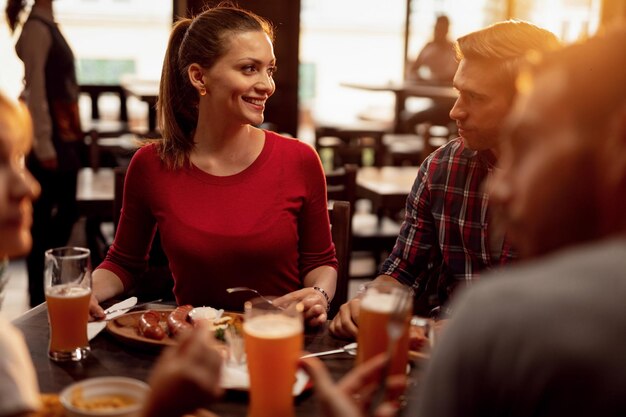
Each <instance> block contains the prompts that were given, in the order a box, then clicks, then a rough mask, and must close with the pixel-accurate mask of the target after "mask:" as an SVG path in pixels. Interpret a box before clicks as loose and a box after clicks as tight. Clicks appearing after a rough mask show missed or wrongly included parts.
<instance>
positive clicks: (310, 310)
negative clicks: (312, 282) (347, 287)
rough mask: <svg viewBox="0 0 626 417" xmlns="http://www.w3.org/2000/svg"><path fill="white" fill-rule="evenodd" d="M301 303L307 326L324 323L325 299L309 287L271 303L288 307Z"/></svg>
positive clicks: (326, 305) (326, 304) (325, 317)
mask: <svg viewBox="0 0 626 417" xmlns="http://www.w3.org/2000/svg"><path fill="white" fill-rule="evenodd" d="M298 302H299V303H302V306H303V307H304V313H303V315H304V320H305V322H306V324H307V325H309V326H321V325H322V324H324V323H326V319H327V318H328V315H327V314H326V308H327V307H328V303H326V298H325V297H324V296H323V295H322V294H321V293H320V292H319V291H317V290H314V289H313V288H311V287H306V288H302V289H301V290H297V291H293V292H290V293H289V294H285V295H283V296H282V297H279V298H277V299H275V300H274V301H273V303H274V305H276V306H288V305H290V304H292V303H298Z"/></svg>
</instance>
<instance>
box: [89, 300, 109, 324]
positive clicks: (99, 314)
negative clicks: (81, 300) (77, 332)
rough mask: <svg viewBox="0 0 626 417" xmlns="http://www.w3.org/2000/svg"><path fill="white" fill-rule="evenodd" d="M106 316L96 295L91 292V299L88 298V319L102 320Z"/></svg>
mask: <svg viewBox="0 0 626 417" xmlns="http://www.w3.org/2000/svg"><path fill="white" fill-rule="evenodd" d="M105 317H106V314H104V309H103V308H102V307H100V304H99V303H98V300H97V299H96V297H95V296H94V295H93V294H91V299H90V300H89V319H90V320H102V319H103V318H105Z"/></svg>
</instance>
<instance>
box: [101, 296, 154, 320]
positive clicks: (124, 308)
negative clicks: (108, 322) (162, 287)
mask: <svg viewBox="0 0 626 417" xmlns="http://www.w3.org/2000/svg"><path fill="white" fill-rule="evenodd" d="M131 298H132V297H131ZM129 300H130V298H129ZM127 301H128V300H127ZM160 301H163V299H162V298H157V299H156V300H152V301H146V302H145V303H140V304H134V305H131V306H127V305H118V304H116V305H115V306H111V307H109V308H108V309H106V310H104V314H106V315H107V316H108V315H109V314H111V313H115V312H116V311H121V310H131V309H132V310H134V309H136V308H139V307H143V306H147V305H148V304H153V303H158V302H160ZM135 302H137V299H135ZM122 303H123V302H122ZM120 304H121V303H120ZM112 307H117V308H115V309H113V310H111V308H112Z"/></svg>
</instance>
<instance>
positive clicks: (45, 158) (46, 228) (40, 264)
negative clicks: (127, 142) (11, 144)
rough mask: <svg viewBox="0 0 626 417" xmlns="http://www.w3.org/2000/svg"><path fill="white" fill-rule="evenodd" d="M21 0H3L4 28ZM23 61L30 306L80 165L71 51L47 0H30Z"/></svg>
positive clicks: (67, 219)
mask: <svg viewBox="0 0 626 417" xmlns="http://www.w3.org/2000/svg"><path fill="white" fill-rule="evenodd" d="M25 4H26V1H24V0H8V2H7V7H6V14H7V18H8V21H9V27H10V28H11V30H12V31H14V32H15V31H16V30H17V29H18V27H19V16H20V14H21V12H22V11H23V8H24V7H25ZM15 50H16V52H17V55H18V56H19V58H20V59H21V60H22V61H23V62H24V83H25V85H24V93H23V98H24V100H25V101H26V103H27V105H28V108H29V110H30V113H31V114H32V118H33V126H34V141H33V149H32V151H31V153H30V154H29V155H28V158H27V160H26V164H27V166H28V168H29V170H30V171H31V172H32V173H33V175H34V176H35V178H36V179H37V181H39V183H40V184H41V189H42V192H41V197H40V198H39V199H38V200H37V201H36V202H35V203H34V211H33V227H32V236H33V249H32V250H31V252H30V253H29V255H28V257H27V259H26V263H27V268H28V292H29V295H30V305H31V306H35V305H37V304H40V303H42V302H43V301H44V300H45V297H44V291H43V269H44V252H45V250H46V249H49V248H51V247H55V246H62V245H65V244H66V243H67V241H68V239H69V237H70V234H71V232H72V227H73V225H74V223H75V222H76V220H77V218H78V209H77V205H76V181H77V174H78V169H79V168H80V166H81V145H82V139H83V137H82V132H81V131H80V122H79V121H78V120H79V119H78V93H79V88H78V83H77V81H76V72H75V68H74V55H73V53H72V50H71V49H70V47H69V45H68V44H67V42H66V41H65V38H64V37H63V35H62V33H61V32H60V30H59V28H58V27H57V24H56V23H55V22H54V17H53V10H52V0H36V1H35V3H34V5H33V7H32V10H31V12H30V15H29V16H28V19H27V20H26V22H25V23H24V25H23V26H22V28H21V35H20V37H19V39H18V41H17V44H16V46H15Z"/></svg>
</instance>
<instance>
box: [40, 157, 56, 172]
mask: <svg viewBox="0 0 626 417" xmlns="http://www.w3.org/2000/svg"><path fill="white" fill-rule="evenodd" d="M39 165H41V167H42V168H43V169H47V170H49V171H56V170H57V168H59V161H58V159H57V158H56V157H55V158H49V159H43V160H39Z"/></svg>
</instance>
